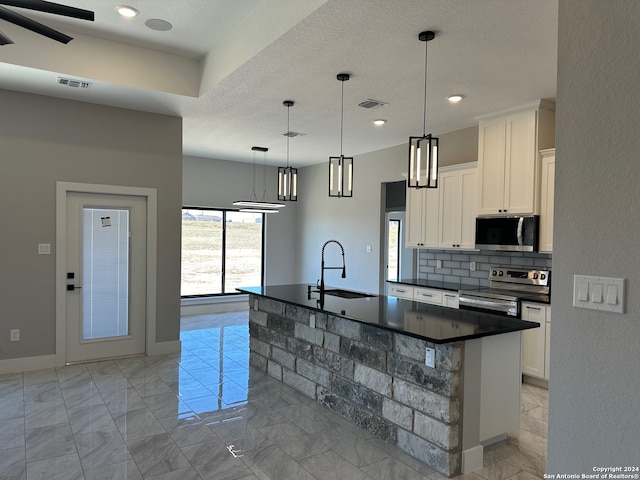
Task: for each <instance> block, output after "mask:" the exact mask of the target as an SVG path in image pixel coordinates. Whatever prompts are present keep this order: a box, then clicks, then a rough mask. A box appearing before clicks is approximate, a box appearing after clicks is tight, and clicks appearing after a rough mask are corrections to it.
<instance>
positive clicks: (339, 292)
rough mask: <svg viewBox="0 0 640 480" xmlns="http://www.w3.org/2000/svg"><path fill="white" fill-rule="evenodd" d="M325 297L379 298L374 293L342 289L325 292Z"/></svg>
mask: <svg viewBox="0 0 640 480" xmlns="http://www.w3.org/2000/svg"><path fill="white" fill-rule="evenodd" d="M324 293H325V295H333V296H334V297H342V298H367V297H377V295H374V294H372V293H361V292H353V291H351V290H342V289H341V288H330V289H327V290H325V291H324Z"/></svg>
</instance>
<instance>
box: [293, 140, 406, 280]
mask: <svg viewBox="0 0 640 480" xmlns="http://www.w3.org/2000/svg"><path fill="white" fill-rule="evenodd" d="M406 151H407V147H406V145H399V146H397V147H392V148H387V149H384V150H379V151H377V152H373V153H367V154H364V155H359V156H357V157H355V158H354V180H353V197H351V198H329V193H328V190H329V167H328V160H329V159H327V162H325V163H321V164H319V165H314V166H312V167H306V168H304V170H303V171H302V174H301V179H300V196H299V198H300V200H299V203H300V205H299V208H300V211H299V212H298V213H299V216H298V222H299V231H300V247H299V248H300V271H299V277H298V281H300V282H308V283H315V282H316V280H317V279H319V278H320V257H321V252H322V245H323V243H324V242H325V241H327V240H329V239H336V240H338V241H339V242H341V243H342V244H343V245H344V248H345V257H346V264H347V278H345V279H342V278H340V272H339V271H337V270H329V271H327V273H326V276H325V282H326V283H327V285H333V286H339V287H347V288H353V289H357V290H363V291H368V292H378V290H379V279H380V271H381V267H380V266H381V264H382V262H383V261H384V260H383V258H384V257H383V256H381V252H380V248H381V244H382V243H383V240H381V237H382V238H384V232H383V231H382V230H381V229H382V222H383V219H384V208H383V206H382V205H381V201H382V199H381V192H382V188H381V183H382V182H393V181H397V180H402V179H403V177H402V172H403V171H406V155H405V154H406ZM367 245H371V253H367V252H366V246H367ZM338 252H339V249H338V248H337V246H336V245H331V246H329V247H327V250H326V264H327V265H331V266H333V265H341V263H340V262H341V259H340V256H339V254H338Z"/></svg>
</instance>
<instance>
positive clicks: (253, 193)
mask: <svg viewBox="0 0 640 480" xmlns="http://www.w3.org/2000/svg"><path fill="white" fill-rule="evenodd" d="M250 200H255V201H256V202H257V201H258V196H257V195H256V152H253V190H251V198H250Z"/></svg>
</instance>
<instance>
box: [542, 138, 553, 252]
mask: <svg viewBox="0 0 640 480" xmlns="http://www.w3.org/2000/svg"><path fill="white" fill-rule="evenodd" d="M540 154H541V155H542V168H541V175H540V177H541V181H540V237H539V244H540V245H539V251H540V252H544V253H551V252H552V251H553V189H554V187H555V176H556V149H555V148H549V149H547V150H542V151H541V152H540Z"/></svg>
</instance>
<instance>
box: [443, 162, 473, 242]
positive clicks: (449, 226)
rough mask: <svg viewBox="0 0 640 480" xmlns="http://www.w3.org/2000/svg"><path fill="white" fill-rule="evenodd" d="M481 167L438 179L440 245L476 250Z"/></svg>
mask: <svg viewBox="0 0 640 480" xmlns="http://www.w3.org/2000/svg"><path fill="white" fill-rule="evenodd" d="M477 178H478V177H477V168H476V167H473V168H463V169H460V170H452V171H443V172H442V173H441V174H440V177H439V179H438V190H440V210H439V215H438V217H439V222H438V232H439V235H438V246H439V247H440V248H462V249H474V248H475V232H476V204H477V189H476V185H477V181H478V180H477Z"/></svg>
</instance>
